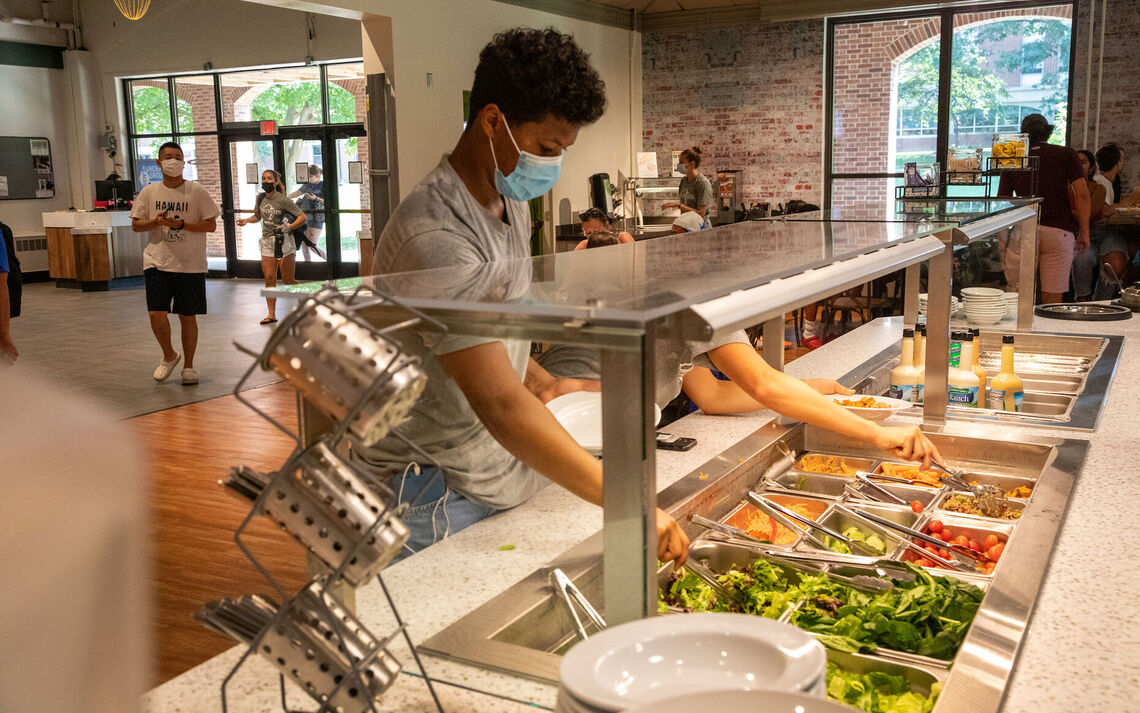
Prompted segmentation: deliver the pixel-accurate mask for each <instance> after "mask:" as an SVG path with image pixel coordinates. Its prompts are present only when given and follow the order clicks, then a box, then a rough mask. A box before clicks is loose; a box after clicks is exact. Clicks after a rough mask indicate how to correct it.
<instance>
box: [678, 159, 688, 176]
mask: <svg viewBox="0 0 1140 713" xmlns="http://www.w3.org/2000/svg"><path fill="white" fill-rule="evenodd" d="M688 170H689V167H688V166H687V165H686V164H685V162H684V161H682V162H681V163H679V164H677V173H685V172H686V171H688Z"/></svg>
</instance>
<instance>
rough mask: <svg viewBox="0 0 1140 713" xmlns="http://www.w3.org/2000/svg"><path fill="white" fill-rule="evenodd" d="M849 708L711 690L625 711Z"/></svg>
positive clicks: (810, 712) (828, 711)
mask: <svg viewBox="0 0 1140 713" xmlns="http://www.w3.org/2000/svg"><path fill="white" fill-rule="evenodd" d="M854 710H855V709H854V708H849V707H848V706H845V705H843V704H840V703H836V702H835V701H829V700H827V699H826V698H814V697H812V696H806V695H804V694H802V693H784V692H781V691H712V692H707V693H696V694H689V695H686V696H677V697H676V698H671V699H669V700H667V701H658V702H656V703H652V704H650V705H646V706H640V707H638V708H630V709H629V710H628V711H626V713H694V711H715V713H851V712H852V711H854Z"/></svg>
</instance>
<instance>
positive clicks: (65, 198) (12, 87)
mask: <svg viewBox="0 0 1140 713" xmlns="http://www.w3.org/2000/svg"><path fill="white" fill-rule="evenodd" d="M67 82H68V79H67V74H66V72H65V71H64V70H62V69H42V68H39V67H12V66H8V65H0V107H2V109H0V113H2V114H3V120H2V121H0V134H3V135H4V136H46V137H47V138H48V139H49V140H50V141H51V160H52V170H53V173H54V178H55V198H43V199H38V200H0V220H3V221H4V222H5V223H7V224H8V226H9V227H11V228H12V232H13V233H14V234H15V235H17V236H28V235H43V234H44V229H43V220H42V219H41V214H42V213H44V212H46V211H53V210H67V209H68V208H70V207H71V192H70V190H69V184H68V181H69V176H70V175H71V172H70V163H69V161H68V138H67V132H68V128H67V122H66V117H67V115H68V112H67V109H66V107H67V106H68V105H69V103H70V93H69V90H68V84H67Z"/></svg>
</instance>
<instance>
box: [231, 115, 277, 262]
mask: <svg viewBox="0 0 1140 713" xmlns="http://www.w3.org/2000/svg"><path fill="white" fill-rule="evenodd" d="M225 143H226V153H227V154H228V157H229V178H230V181H229V184H230V185H229V190H228V191H227V194H226V195H225V196H223V207H222V214H223V216H224V217H225V221H226V238H227V243H228V245H227V246H226V247H227V250H226V252H227V255H228V256H229V257H230V265H231V271H232V272H233V274H234V276H235V277H261V224H260V223H251V224H249V225H244V226H242V225H238V224H237V221H238V220H239V219H242V218H249V217H250V216H252V215H253V208H254V206H255V205H256V204H257V194H258V193H260V192H261V172H262V171H266V170H270V169H275V167H276V162H275V161H274V158H273V155H274V150H273V149H274V146H273V140H272V139H268V138H267V139H226V142H225Z"/></svg>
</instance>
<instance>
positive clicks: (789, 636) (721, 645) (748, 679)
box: [554, 614, 827, 713]
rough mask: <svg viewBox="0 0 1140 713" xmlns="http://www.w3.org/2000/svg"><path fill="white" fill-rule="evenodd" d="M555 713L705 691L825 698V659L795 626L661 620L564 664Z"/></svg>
mask: <svg viewBox="0 0 1140 713" xmlns="http://www.w3.org/2000/svg"><path fill="white" fill-rule="evenodd" d="M560 676H561V679H562V686H561V688H560V689H559V691H558V701H557V703H556V704H555V707H554V710H555V711H556V712H557V713H617V712H618V711H625V710H628V709H630V708H636V707H638V706H644V705H646V704H649V703H652V702H654V701H666V700H669V699H672V698H675V697H677V696H681V695H685V694H690V693H699V692H701V691H706V692H707V691H727V690H734V691H778V692H783V693H799V694H808V695H810V696H813V697H816V698H817V699H818V698H823V697H824V695H825V691H826V688H827V654H826V653H825V652H824V650H823V647H822V646H821V645H820V644H819V642H818V641H816V640H815V639H813V638H812V637H811V636H809V635H808V634H806V633H804V632H803V631H800V630H799V629H797V628H795V627H794V626H791V625H790V624H782V623H780V622H777V621H773V620H771V619H765V618H763V617H757V616H750V615H747V614H685V615H679V616H656V617H652V618H649V619H642V620H640V621H634V622H630V623H628V624H622V625H620V626H615V627H612V628H610V629H606V630H605V631H603V632H601V633H600V634H596V635H594V636H592V637H590V639H589V640H587V641H584V642H582V643H580V644H578V645H577V646H575V647H574V648H572V649H571V650H570V652H569V653H568V654H566V656H565V657H564V658H563V659H562V666H561V669H560Z"/></svg>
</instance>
